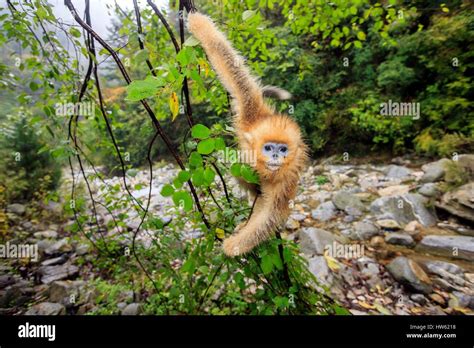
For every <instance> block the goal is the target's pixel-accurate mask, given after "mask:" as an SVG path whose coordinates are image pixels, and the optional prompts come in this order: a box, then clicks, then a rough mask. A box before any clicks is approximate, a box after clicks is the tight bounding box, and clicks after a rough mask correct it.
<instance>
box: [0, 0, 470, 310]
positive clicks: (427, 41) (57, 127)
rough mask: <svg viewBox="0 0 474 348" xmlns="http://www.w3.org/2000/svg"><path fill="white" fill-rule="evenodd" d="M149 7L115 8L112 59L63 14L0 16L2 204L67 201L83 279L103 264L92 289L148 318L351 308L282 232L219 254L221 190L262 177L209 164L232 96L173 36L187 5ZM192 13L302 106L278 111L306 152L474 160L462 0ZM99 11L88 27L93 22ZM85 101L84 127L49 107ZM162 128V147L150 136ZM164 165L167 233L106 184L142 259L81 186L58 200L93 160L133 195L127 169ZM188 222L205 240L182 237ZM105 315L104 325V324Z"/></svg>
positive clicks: (41, 10)
mask: <svg viewBox="0 0 474 348" xmlns="http://www.w3.org/2000/svg"><path fill="white" fill-rule="evenodd" d="M149 3H150V1H148V4H145V3H143V4H142V5H141V7H140V10H139V11H138V12H139V15H140V25H138V24H137V23H138V22H137V12H136V11H134V10H124V9H122V8H120V7H118V6H112V8H111V10H112V11H113V13H114V16H115V18H114V21H113V26H112V28H111V30H110V34H109V36H108V37H107V38H103V39H104V40H105V41H106V42H107V43H108V44H109V45H110V46H111V47H113V49H114V50H115V52H117V53H116V55H117V57H113V55H111V52H110V51H109V50H107V48H106V47H103V45H101V43H99V41H98V39H97V38H94V39H93V38H92V35H91V34H90V33H88V32H87V31H86V30H84V26H81V25H79V23H78V21H77V20H76V23H75V24H74V25H66V24H64V23H63V22H62V21H61V20H58V18H56V17H55V14H54V10H53V7H52V6H51V5H50V4H48V3H47V2H46V1H44V0H36V1H31V2H30V1H21V2H18V1H7V3H6V5H5V6H4V8H3V9H2V10H1V12H0V22H1V30H0V46H2V61H1V62H0V85H1V89H0V93H1V94H0V101H1V104H2V108H1V110H0V122H1V123H2V134H1V138H0V142H1V144H2V145H1V149H0V151H1V152H2V154H1V156H0V167H1V170H0V182H1V183H2V187H3V189H2V191H1V194H2V195H3V199H2V202H13V201H20V200H31V199H32V192H35V191H38V190H41V191H45V192H46V193H47V199H55V200H58V201H60V202H61V203H63V204H64V209H65V214H69V216H74V217H75V219H76V223H75V224H74V225H72V228H71V231H70V232H71V233H72V235H73V236H75V238H81V237H80V236H83V237H84V236H85V237H86V238H88V239H89V240H90V241H91V243H93V244H94V246H95V247H96V248H97V250H99V251H100V253H99V255H101V256H102V257H101V258H99V259H98V261H97V262H96V263H95V264H94V265H93V267H94V268H96V269H98V270H102V271H103V270H107V271H106V272H105V273H106V277H107V278H108V279H109V281H101V280H97V281H96V286H97V288H98V289H99V290H101V291H102V292H103V293H104V294H109V295H110V296H111V298H113V294H114V293H115V292H116V291H117V289H118V290H127V289H130V288H131V289H132V290H134V291H139V292H140V293H142V294H143V296H147V306H148V307H147V309H146V311H147V312H148V313H156V314H163V313H201V312H202V311H203V309H204V308H205V307H207V310H206V311H207V312H209V313H213V314H228V313H253V314H272V313H274V311H275V308H276V311H277V312H278V313H326V314H327V313H344V310H343V309H342V308H340V307H339V306H338V305H337V304H335V303H333V301H331V300H329V299H328V298H326V296H325V295H324V291H320V292H318V291H314V290H312V287H311V284H312V283H314V282H315V279H314V278H313V276H312V275H311V273H309V272H308V270H307V269H306V266H305V260H304V259H302V258H301V256H300V255H299V253H298V250H297V246H296V245H295V244H294V243H293V242H289V241H286V240H284V239H281V238H276V239H275V240H273V241H271V242H269V243H267V244H265V245H264V246H262V247H261V248H259V250H258V251H256V252H254V253H252V254H251V255H249V257H247V258H245V259H242V260H233V259H228V258H226V257H224V256H223V255H222V252H221V251H220V249H219V247H218V246H219V245H220V240H221V239H222V238H223V237H224V236H225V235H228V234H229V233H232V231H233V229H234V228H235V226H236V225H237V224H238V223H240V222H241V221H243V220H245V219H246V218H247V217H248V214H249V212H250V211H251V207H250V206H247V205H246V204H245V203H243V202H242V201H241V200H240V199H239V198H238V197H234V195H233V194H232V192H231V189H230V187H229V188H226V186H225V180H226V179H227V178H228V177H229V176H235V177H242V178H243V179H244V180H246V181H248V182H251V183H256V182H258V177H256V175H255V173H254V172H253V171H252V170H251V168H250V167H248V166H246V165H241V164H237V163H234V164H232V165H228V164H226V163H222V161H221V157H219V151H227V153H229V151H234V149H235V139H234V137H233V134H232V129H231V125H230V122H229V120H230V116H231V115H232V110H231V108H230V102H229V97H228V95H227V93H226V91H225V90H224V88H223V87H222V85H221V84H220V83H219V81H218V80H217V78H216V75H215V73H214V71H213V70H212V68H211V67H210V65H209V63H208V61H207V58H206V56H205V54H204V52H203V50H202V49H201V48H200V46H199V44H198V42H197V40H195V39H194V38H193V37H191V36H189V35H188V34H187V33H186V32H185V31H184V30H183V27H182V25H183V23H184V20H183V21H181V22H180V19H183V13H184V12H180V11H179V2H173V1H171V4H170V8H169V10H168V11H166V12H164V11H163V12H164V13H165V17H166V18H165V21H163V19H162V18H160V17H159V16H158V15H157V13H156V11H155V10H154V9H153V7H152V6H149ZM151 3H152V2H151ZM196 6H197V7H198V9H199V10H200V11H203V12H205V13H208V14H209V15H210V16H211V17H213V18H214V19H215V20H216V22H217V23H218V25H219V26H220V27H221V28H222V29H223V30H224V31H225V32H226V33H227V35H228V37H229V38H230V40H231V41H232V42H233V44H234V45H235V46H236V48H237V49H238V50H239V51H240V52H242V54H243V55H244V56H245V57H246V59H247V63H248V64H249V66H250V67H251V69H252V71H253V72H254V74H255V75H257V76H259V77H261V79H262V83H264V84H273V85H277V86H280V87H283V88H285V89H287V90H289V91H290V92H291V93H292V94H293V95H294V98H293V99H292V100H290V101H286V102H276V103H275V108H277V109H278V110H280V111H281V112H285V113H288V114H290V115H291V116H292V117H294V118H295V119H296V120H297V121H298V123H299V124H300V125H301V127H302V129H303V132H304V135H305V138H306V140H307V142H308V144H309V145H310V148H311V151H312V155H313V156H314V157H318V156H328V155H329V154H336V155H342V153H343V152H349V153H350V154H351V155H353V156H357V155H359V154H365V153H367V152H368V151H374V152H378V151H388V152H391V153H396V154H401V153H406V152H411V151H415V152H417V153H419V154H422V155H427V156H445V155H451V154H452V153H453V152H459V153H461V152H466V151H472V149H473V136H474V122H473V109H472V99H473V91H472V88H471V85H472V71H473V67H474V66H473V64H474V60H473V59H472V55H473V54H474V53H473V52H474V49H473V40H474V39H473V38H474V35H473V34H474V32H473V31H474V15H473V12H472V5H470V4H469V3H468V2H467V1H465V2H463V1H451V2H450V3H442V2H441V1H434V0H431V1H410V2H408V1H400V0H389V1H381V2H372V1H371V2H368V1H362V0H350V1H343V0H339V1H333V2H326V1H319V0H314V1H288V0H260V1H257V0H246V1H240V0H225V1H222V2H220V1H219V2H216V1H196ZM80 17H82V14H80ZM91 17H92V18H91V26H92V28H94V22H96V21H100V18H94V15H93V14H91ZM71 18H72V16H71ZM82 20H83V21H85V22H88V19H87V16H86V17H85V18H83V19H82ZM165 22H167V23H169V24H170V27H169V28H167V27H166V26H165V25H164V23H165ZM180 25H181V28H180ZM170 32H171V33H174V34H172V35H170ZM67 47H69V48H70V49H67ZM71 47H72V49H71ZM79 57H81V58H79ZM115 58H117V59H119V60H120V62H121V64H122V68H124V69H125V70H126V74H127V75H128V77H129V79H130V81H127V77H124V74H123V71H122V70H121V67H120V66H119V65H118V64H117V62H116V61H115ZM89 69H90V70H89ZM188 95H189V98H188ZM389 101H396V102H403V103H408V102H410V103H419V105H420V111H421V112H420V117H419V118H415V117H387V116H384V115H381V113H380V108H381V103H387V102H389ZM78 102H84V103H87V102H90V103H91V104H90V105H92V106H91V108H90V110H89V111H90V113H89V115H86V116H85V117H78V115H77V112H72V114H68V112H67V111H65V110H62V111H64V112H62V113H61V112H58V104H59V105H60V106H63V107H64V106H66V107H67V105H68V104H69V103H78ZM144 102H145V103H144ZM157 123H159V124H160V127H161V130H162V133H163V134H165V135H166V138H167V140H166V139H165V138H163V137H162V136H161V134H159V132H158V133H156V128H154V127H153V124H155V126H156V124H157ZM167 142H168V143H167ZM170 149H173V151H174V152H173V151H170ZM15 156H16V157H15ZM18 156H20V160H18ZM163 158H165V159H166V160H170V161H173V160H176V161H177V162H178V164H179V165H180V166H181V170H179V172H178V174H177V176H176V177H175V178H173V180H172V181H171V182H170V183H169V184H167V185H165V186H164V187H163V189H162V191H161V193H162V195H163V196H165V197H171V198H172V201H173V202H174V203H175V205H176V211H175V214H176V217H175V218H173V220H172V223H166V222H165V221H163V219H162V218H161V217H160V216H154V215H153V213H151V212H149V211H148V206H147V202H146V200H145V201H137V200H136V199H135V198H133V197H132V196H129V195H123V192H124V190H126V189H127V187H107V194H106V198H105V202H104V203H103V204H105V205H106V206H107V209H108V210H110V211H116V210H120V209H122V210H123V209H124V208H127V207H128V208H129V209H130V210H134V211H135V212H136V214H137V216H138V217H139V220H140V227H141V228H144V229H148V230H154V231H156V235H157V237H156V239H155V240H154V242H153V245H152V246H151V247H150V248H144V247H143V246H141V245H137V244H136V243H135V241H136V236H137V234H139V232H140V231H139V229H140V227H139V228H138V229H137V230H136V231H134V232H135V234H134V236H133V245H132V254H133V255H132V256H133V257H134V258H135V261H136V262H129V261H130V256H127V255H124V254H123V247H124V244H123V241H120V240H106V239H105V238H99V237H97V236H98V235H101V232H102V228H103V227H101V226H99V224H98V223H96V222H95V221H94V214H91V209H92V208H93V209H95V207H94V204H93V203H94V199H93V198H92V196H91V195H90V194H89V193H88V192H87V187H86V186H84V185H82V186H81V185H79V186H78V187H73V189H72V191H71V192H67V193H65V192H61V193H60V194H54V192H55V191H54V189H56V188H57V187H58V184H59V180H60V175H59V173H60V171H61V170H69V168H70V169H71V170H73V171H74V170H76V171H79V168H78V166H80V167H81V166H87V167H88V166H92V165H93V164H95V165H96V166H97V167H101V169H102V170H101V171H100V172H95V173H94V174H91V175H89V179H90V180H93V179H99V180H103V179H104V178H106V177H107V176H109V175H121V176H124V178H125V179H124V182H125V183H126V177H127V175H125V174H126V173H128V175H132V174H131V173H132V172H133V168H138V167H143V168H150V169H152V163H154V162H156V161H158V160H161V159H163ZM177 159H179V160H177ZM180 162H181V163H180ZM76 174H77V172H76ZM86 178H87V177H85V179H86ZM213 192H214V194H213ZM41 197H43V198H44V197H46V196H45V195H41ZM45 199H46V198H45ZM71 200H74V202H75V204H74V205H73V206H72V207H71V205H70V204H69V202H70V201H71ZM91 204H92V208H91ZM127 217H128V216H126V214H120V216H118V217H117V221H115V219H114V223H115V224H116V226H114V223H111V225H110V226H106V228H109V229H111V228H114V227H117V226H123V225H124V223H123V221H124V220H125V219H126V218H127ZM185 224H191V225H192V226H193V227H194V228H196V229H198V230H200V231H202V232H203V235H204V237H203V238H199V239H197V240H192V241H187V242H185V243H184V242H178V241H180V235H179V233H180V231H181V230H183V229H184V228H185ZM175 260H181V261H180V262H182V263H181V264H180V267H178V268H177V267H175V266H173V265H174V263H175ZM84 262H86V261H84ZM157 265H158V266H157ZM152 269H155V270H154V271H150V270H152ZM110 279H113V280H114V281H112V282H111V281H110ZM230 279H231V280H232V281H229V280H230ZM251 285H252V286H254V291H248V289H249V286H251ZM223 289H224V293H225V295H223V296H221V297H218V300H216V296H217V295H216V294H219V293H222V292H223ZM154 290H155V291H154ZM114 305H115V304H114V303H113V301H112V302H110V303H108V304H107V305H105V306H103V307H102V309H101V310H100V311H99V312H98V313H112V312H113V309H112V308H113V307H114Z"/></svg>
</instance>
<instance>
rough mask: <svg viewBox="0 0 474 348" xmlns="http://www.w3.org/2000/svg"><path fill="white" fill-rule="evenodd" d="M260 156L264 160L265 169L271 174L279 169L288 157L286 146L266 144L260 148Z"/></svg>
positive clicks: (272, 143) (282, 144)
mask: <svg viewBox="0 0 474 348" xmlns="http://www.w3.org/2000/svg"><path fill="white" fill-rule="evenodd" d="M262 155H263V157H264V158H265V167H266V168H267V169H268V170H270V171H272V172H273V171H276V170H278V169H280V167H281V165H282V164H283V163H284V162H285V159H286V157H287V156H288V145H287V144H285V143H276V142H275V143H274V142H266V143H265V144H263V147H262Z"/></svg>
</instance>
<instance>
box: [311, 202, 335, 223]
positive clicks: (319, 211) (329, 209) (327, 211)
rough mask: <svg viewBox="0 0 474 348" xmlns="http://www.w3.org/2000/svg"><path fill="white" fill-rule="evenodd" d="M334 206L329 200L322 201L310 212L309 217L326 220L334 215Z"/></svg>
mask: <svg viewBox="0 0 474 348" xmlns="http://www.w3.org/2000/svg"><path fill="white" fill-rule="evenodd" d="M336 212H337V210H336V206H335V205H334V204H333V203H332V202H331V201H328V202H324V203H321V204H320V205H319V207H317V208H316V209H315V210H313V211H312V212H311V217H312V218H313V219H314V220H319V221H328V220H330V219H332V218H333V217H334V216H335V215H336Z"/></svg>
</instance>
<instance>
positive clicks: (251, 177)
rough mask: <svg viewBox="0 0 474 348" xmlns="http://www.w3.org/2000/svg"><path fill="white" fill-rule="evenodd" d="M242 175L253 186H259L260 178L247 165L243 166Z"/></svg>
mask: <svg viewBox="0 0 474 348" xmlns="http://www.w3.org/2000/svg"><path fill="white" fill-rule="evenodd" d="M240 174H241V175H242V177H243V178H244V180H245V181H247V182H248V183H251V184H258V183H259V178H258V175H257V173H256V172H255V171H254V170H253V169H252V168H251V167H250V166H249V165H247V164H244V165H242V167H241V168H240Z"/></svg>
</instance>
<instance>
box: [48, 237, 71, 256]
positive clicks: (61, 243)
mask: <svg viewBox="0 0 474 348" xmlns="http://www.w3.org/2000/svg"><path fill="white" fill-rule="evenodd" d="M71 250H72V245H71V244H70V243H69V241H68V240H67V238H63V239H60V240H58V241H57V242H56V243H54V244H53V245H51V246H50V247H48V248H47V249H46V250H45V251H44V252H45V253H46V254H48V255H55V254H63V253H67V252H69V251H71Z"/></svg>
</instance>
